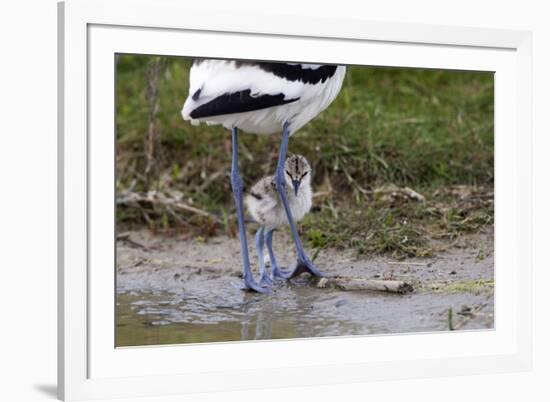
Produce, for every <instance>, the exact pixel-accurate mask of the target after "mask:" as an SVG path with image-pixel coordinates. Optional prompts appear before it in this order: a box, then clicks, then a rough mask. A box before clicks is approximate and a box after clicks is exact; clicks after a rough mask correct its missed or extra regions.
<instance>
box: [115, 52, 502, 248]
mask: <svg viewBox="0 0 550 402" xmlns="http://www.w3.org/2000/svg"><path fill="white" fill-rule="evenodd" d="M149 59H150V57H149V56H133V55H121V56H119V59H118V64H117V86H116V94H117V117H116V127H117V189H118V190H124V189H126V188H129V187H133V188H134V190H135V191H142V192H143V191H147V190H149V189H151V188H155V189H161V190H162V189H165V188H170V189H176V190H178V191H180V192H181V193H182V194H183V199H184V200H185V201H186V203H188V204H189V205H193V206H195V207H198V208H201V209H203V210H206V211H209V212H211V213H212V214H214V215H215V216H217V217H219V219H217V220H216V221H213V220H212V219H208V218H204V217H197V216H193V214H189V213H182V214H181V219H182V220H183V222H184V224H182V221H181V220H180V221H178V220H177V219H175V218H174V216H173V215H171V214H169V213H167V212H166V211H163V210H155V209H151V211H150V214H149V216H148V218H147V219H145V218H144V217H143V212H142V211H138V210H136V209H132V208H127V207H119V208H118V214H117V218H118V220H119V222H120V223H121V224H122V225H126V226H128V225H129V226H139V225H143V224H144V223H147V224H148V225H149V226H150V227H152V228H156V229H159V228H164V229H171V228H178V230H187V231H193V232H194V233H196V234H197V233H198V234H200V235H211V234H214V233H218V232H221V231H225V232H228V233H233V232H234V226H235V225H234V221H233V218H232V216H233V215H232V214H233V210H234V209H233V205H232V197H231V191H230V185H229V180H228V174H229V168H230V146H231V144H230V135H229V133H228V132H227V130H225V129H223V128H222V127H221V126H210V127H209V126H206V125H201V126H191V125H190V124H188V123H187V122H184V121H183V119H182V118H181V115H180V110H181V107H182V105H183V102H184V100H185V98H186V96H187V91H188V87H187V85H188V69H189V65H190V61H189V60H188V59H185V58H175V57H174V58H167V59H166V64H165V67H164V70H163V72H162V75H161V79H160V83H159V109H158V114H157V116H156V124H157V128H158V132H159V135H160V147H159V149H158V153H157V157H156V165H155V173H154V175H153V178H152V180H147V179H146V178H145V176H144V174H143V171H144V169H145V165H146V159H145V153H144V138H145V135H146V132H147V127H148V115H149V107H148V104H147V101H146V96H145V92H146V87H147V71H148V60H149ZM493 90H494V87H493V74H492V73H485V72H464V71H442V70H427V69H404V68H380V67H350V68H349V69H348V72H347V75H346V79H345V82H344V85H343V88H342V91H341V93H340V94H339V96H338V97H337V98H336V100H335V101H334V102H333V104H332V105H331V106H330V107H329V108H328V109H327V110H326V111H325V112H323V113H322V114H321V115H320V116H318V117H317V118H316V119H314V120H313V121H312V122H311V123H309V124H308V125H306V126H305V127H304V128H303V129H301V130H300V131H299V132H298V133H297V134H296V135H295V136H293V138H292V140H291V143H290V150H291V151H292V152H294V153H301V154H303V155H305V156H306V157H307V158H308V160H309V161H310V163H311V165H312V167H313V170H314V181H313V186H314V191H316V192H320V193H322V195H320V196H319V197H317V198H316V199H315V200H314V205H315V210H314V211H313V212H312V213H310V214H309V215H308V216H307V217H306V219H305V220H304V222H303V225H302V232H303V233H304V234H305V235H306V237H307V239H308V242H309V245H310V247H314V248H324V247H353V248H355V249H356V250H357V251H358V252H359V253H390V254H393V255H395V256H399V257H404V256H423V255H429V254H430V253H431V252H433V248H432V247H431V246H430V241H431V240H432V239H434V238H454V237H457V236H459V235H460V234H462V233H465V232H475V231H477V230H479V229H480V228H481V227H483V226H486V225H490V224H492V220H493V209H492V198H491V199H490V200H489V201H487V202H477V201H475V200H477V198H476V197H475V196H474V201H475V202H474V205H473V206H472V205H469V204H468V202H469V201H471V199H469V201H468V199H467V200H466V201H467V202H466V201H464V200H462V199H461V198H460V197H459V196H457V195H456V194H452V192H449V191H445V189H446V188H450V186H453V185H459V184H460V185H467V186H470V187H472V188H474V187H475V188H477V189H480V190H479V192H481V193H484V194H485V193H490V192H491V191H492V186H493V172H494V171H493ZM278 143H279V139H278V138H277V136H258V135H242V136H241V143H240V149H239V151H240V156H241V170H242V174H243V178H244V181H245V183H246V184H248V185H250V184H252V183H253V182H254V181H255V180H257V179H258V178H259V177H261V176H263V175H266V174H270V173H272V172H273V170H274V167H275V164H276V160H277V149H278ZM388 183H393V184H395V185H396V186H408V187H410V188H412V189H414V190H415V191H418V192H420V193H422V194H423V195H424V196H425V197H426V201H425V202H422V203H421V202H414V201H401V202H397V203H396V202H393V201H387V200H386V201H384V200H377V198H376V196H375V190H376V189H378V188H380V187H381V186H383V185H385V184H388ZM466 204H468V205H466ZM470 204H471V202H470ZM204 228H207V230H205V229H204Z"/></svg>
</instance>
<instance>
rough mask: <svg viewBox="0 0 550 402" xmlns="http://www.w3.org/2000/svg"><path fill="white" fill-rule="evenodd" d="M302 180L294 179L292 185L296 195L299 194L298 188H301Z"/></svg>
mask: <svg viewBox="0 0 550 402" xmlns="http://www.w3.org/2000/svg"><path fill="white" fill-rule="evenodd" d="M300 182H301V180H292V186H293V187H294V195H295V196H298V189H299V188H300Z"/></svg>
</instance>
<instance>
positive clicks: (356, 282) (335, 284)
mask: <svg viewBox="0 0 550 402" xmlns="http://www.w3.org/2000/svg"><path fill="white" fill-rule="evenodd" d="M316 287H317V288H319V289H324V288H336V289H340V290H374V291H379V292H389V293H399V294H405V293H409V292H412V291H413V287H412V286H411V285H410V284H408V283H407V282H404V281H394V280H389V281H386V280H374V279H366V278H353V277H346V276H333V277H327V278H321V279H319V281H318V282H317V284H316Z"/></svg>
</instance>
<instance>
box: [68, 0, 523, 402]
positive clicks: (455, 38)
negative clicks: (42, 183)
mask: <svg viewBox="0 0 550 402" xmlns="http://www.w3.org/2000/svg"><path fill="white" fill-rule="evenodd" d="M130 10H131V12H129V11H130ZM58 11H59V49H60V51H59V83H60V87H59V183H60V184H59V230H58V233H59V320H58V323H59V328H58V334H59V335H58V336H59V345H58V346H59V350H58V353H59V361H58V367H59V372H58V390H59V391H58V392H59V397H60V398H61V399H64V400H80V399H94V398H115V397H145V396H161V395H171V394H183V393H190V392H205V391H230V390H239V389H248V388H264V387H269V386H273V385H272V384H274V383H276V384H278V386H297V385H315V384H328V383H345V382H359V381H369V380H380V379H401V378H418V377H431V376H442V375H446V376H448V375H460V374H472V373H498V372H510V371H520V370H529V369H530V368H531V361H532V352H531V351H532V342H531V337H532V336H531V314H532V307H531V296H530V295H531V270H532V267H531V265H532V264H531V259H532V257H531V244H532V238H531V228H532V211H531V204H532V203H531V194H532V189H531V143H532V140H531V91H532V88H531V85H532V84H531V80H532V72H531V59H532V50H531V49H532V38H531V34H530V33H529V32H524V31H508V30H495V29H480V28H464V27H445V26H430V25H413V24H401V23H392V22H369V21H363V20H358V19H349V20H322V19H316V18H304V17H298V16H281V15H269V14H268V15H257V14H254V15H249V14H248V15H247V14H241V13H235V14H233V15H227V13H224V14H223V15H216V14H215V13H212V12H211V11H210V10H208V9H207V8H206V6H205V7H204V8H201V6H200V5H194V7H193V9H190V8H187V7H186V5H185V3H184V2H181V1H177V0H156V1H152V0H138V1H136V0H134V1H131V0H98V1H89V0H69V1H66V2H64V3H60V4H59V9H58ZM306 45H307V46H306ZM327 50H330V51H327ZM117 52H121V53H144V54H163V55H182V56H206V57H222V58H223V57H226V58H253V59H273V60H299V61H309V62H330V63H342V64H372V65H386V66H409V67H426V68H450V69H465V70H468V69H470V70H471V69H477V70H486V71H495V171H496V173H495V197H496V203H495V208H496V209H495V222H496V223H495V231H496V235H495V244H496V247H495V250H496V251H495V270H496V273H495V274H496V278H497V280H496V282H495V309H496V323H495V330H493V331H470V332H468V331H465V332H460V333H439V334H412V335H393V336H387V335H386V336H360V337H334V338H323V339H315V340H309V339H299V340H287V341H267V342H265V341H264V342H236V343H229V344H228V343H220V344H205V345H176V346H163V347H140V348H116V349H115V347H114V342H113V337H114V292H113V287H114V280H113V277H114V265H113V264H114V241H113V239H114V237H113V233H114V228H113V222H114V206H113V196H114V193H113V192H114V185H113V180H114V174H113V172H114V157H113V155H114V141H113V138H114V137H113V136H112V133H113V130H114V128H113V126H114V124H113V122H114V120H113V119H114V90H113V83H114V73H113V72H114V70H113V69H114V57H113V55H114V53H117ZM96 133H102V135H98V134H96ZM108 133H111V134H108ZM520 261H521V264H520ZM504 312H505V313H504ZM450 345H452V348H450V347H449V346H450ZM243 356H244V357H243ZM246 356H254V357H255V359H250V358H246Z"/></svg>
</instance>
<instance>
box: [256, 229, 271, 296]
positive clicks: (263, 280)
mask: <svg viewBox="0 0 550 402" xmlns="http://www.w3.org/2000/svg"><path fill="white" fill-rule="evenodd" d="M256 251H257V252H258V264H259V266H260V285H261V286H271V285H272V284H273V281H272V280H271V278H270V277H269V274H268V273H267V271H266V269H265V263H264V227H263V226H260V228H259V229H258V231H257V232H256Z"/></svg>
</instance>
